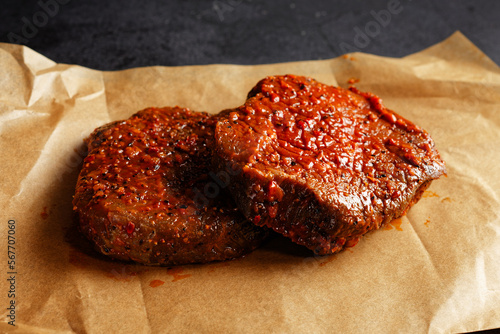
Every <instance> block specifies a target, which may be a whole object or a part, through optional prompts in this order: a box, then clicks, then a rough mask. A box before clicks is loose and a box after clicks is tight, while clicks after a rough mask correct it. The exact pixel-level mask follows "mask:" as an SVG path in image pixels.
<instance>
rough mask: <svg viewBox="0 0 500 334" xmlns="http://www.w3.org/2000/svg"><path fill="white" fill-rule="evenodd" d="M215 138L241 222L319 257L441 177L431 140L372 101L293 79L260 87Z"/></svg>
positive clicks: (270, 80)
mask: <svg viewBox="0 0 500 334" xmlns="http://www.w3.org/2000/svg"><path fill="white" fill-rule="evenodd" d="M215 136H216V154H215V155H214V156H215V159H214V160H215V165H216V166H217V167H216V168H217V169H219V170H221V171H222V170H224V169H225V168H226V166H227V163H231V167H230V169H231V170H233V171H239V172H237V173H234V172H232V173H228V175H230V184H229V188H230V190H231V192H232V194H233V196H234V197H235V200H236V203H237V205H238V207H239V208H240V210H241V211H242V212H243V214H244V215H245V216H246V217H247V218H249V219H250V220H251V221H253V222H254V223H255V224H257V225H259V226H268V227H270V228H272V229H274V230H275V231H276V232H279V233H281V234H282V235H284V236H286V237H288V238H290V239H292V240H293V241H294V242H296V243H298V244H301V245H304V246H306V247H308V248H310V249H311V250H313V251H314V252H315V253H316V254H320V255H324V254H331V253H335V252H337V251H340V250H341V249H343V248H345V247H347V246H353V245H354V244H356V243H357V241H358V240H359V238H360V237H361V236H362V235H364V234H365V233H367V232H368V231H370V230H374V229H377V228H380V227H381V226H382V225H383V224H385V223H387V222H389V221H391V220H392V219H394V218H397V217H399V216H401V215H403V214H404V213H405V212H406V211H407V210H408V209H409V207H410V206H411V205H413V204H414V203H416V202H417V201H418V200H419V198H420V196H421V194H422V193H423V191H424V190H425V189H426V188H427V187H428V186H429V184H430V183H431V181H432V180H433V179H436V178H438V177H440V176H441V175H443V174H444V173H445V165H444V162H443V161H442V160H441V158H440V156H439V153H438V152H437V150H436V148H435V147H434V142H433V140H432V139H431V137H430V136H429V134H428V133H427V132H426V131H424V130H423V129H421V128H420V127H418V126H417V125H415V124H413V123H412V122H410V121H409V120H407V119H405V118H403V117H401V116H400V115H398V114H396V113H395V112H393V111H391V110H389V109H387V108H385V107H384V105H383V104H382V102H381V100H380V99H379V98H378V97H377V96H375V95H373V94H370V93H362V92H359V91H357V90H356V89H354V88H351V89H350V90H346V89H342V88H338V87H333V86H328V85H325V84H321V83H319V82H317V81H315V80H313V79H311V78H306V77H300V76H294V75H286V76H274V77H267V78H265V79H263V80H261V81H260V82H259V83H258V84H257V85H256V86H255V87H254V88H253V89H252V90H251V92H250V93H249V95H248V99H247V101H246V103H245V104H244V105H242V106H241V107H239V108H236V109H233V110H230V111H227V112H226V115H225V116H224V117H223V118H221V119H220V120H219V122H218V124H217V127H216V131H215Z"/></svg>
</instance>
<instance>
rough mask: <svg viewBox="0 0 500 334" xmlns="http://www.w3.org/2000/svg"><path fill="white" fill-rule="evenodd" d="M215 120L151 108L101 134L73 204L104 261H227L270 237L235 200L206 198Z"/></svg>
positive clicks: (94, 137) (94, 139) (93, 141)
mask: <svg viewBox="0 0 500 334" xmlns="http://www.w3.org/2000/svg"><path fill="white" fill-rule="evenodd" d="M215 124H216V118H215V117H211V116H209V115H207V114H206V113H199V112H193V111H190V110H188V109H181V108H178V107H176V108H162V109H158V108H149V109H145V110H143V111H140V112H139V113H137V114H135V115H133V116H132V117H131V118H129V119H127V120H124V121H118V122H114V123H111V124H108V125H105V126H103V127H100V128H98V129H96V130H95V131H94V132H93V133H92V134H91V136H90V138H88V139H87V144H88V149H89V153H88V155H87V157H86V158H85V160H84V164H83V168H82V171H81V173H80V176H79V178H78V183H77V186H76V193H75V196H74V200H73V204H74V210H75V211H76V212H77V213H78V216H79V222H80V229H81V230H82V232H83V233H84V234H85V235H86V236H87V237H88V238H89V239H90V240H91V241H92V242H93V243H94V244H95V246H96V248H97V249H98V250H99V251H100V252H102V253H103V254H105V255H108V256H111V257H113V258H116V259H121V260H133V261H136V262H139V263H144V264H155V265H173V264H185V263H201V262H209V261H215V260H226V259H231V258H235V257H239V256H241V255H243V254H245V253H247V252H250V251H251V250H253V249H254V248H256V247H257V246H258V245H259V243H260V242H261V241H262V240H263V238H264V237H265V234H266V233H265V231H263V229H261V228H258V227H257V226H255V225H254V224H252V223H250V222H248V221H247V220H246V219H245V218H244V216H242V215H241V214H240V213H239V212H238V211H237V209H236V207H235V206H234V204H233V202H232V200H231V198H230V197H228V196H226V195H225V194H224V193H222V192H220V193H219V194H217V190H215V191H214V190H211V191H210V192H209V193H206V191H205V189H206V185H207V184H208V183H209V181H210V177H209V174H210V172H209V169H208V166H209V165H210V164H211V159H212V147H213V144H214V130H215Z"/></svg>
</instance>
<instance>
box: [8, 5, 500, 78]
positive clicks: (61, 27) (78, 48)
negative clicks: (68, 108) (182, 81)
mask: <svg viewBox="0 0 500 334" xmlns="http://www.w3.org/2000/svg"><path fill="white" fill-rule="evenodd" d="M0 6H1V7H0V8H1V9H0V13H1V14H0V41H2V42H11V43H12V42H16V43H18V44H25V45H28V46H29V47H31V48H33V49H34V50H36V51H38V52H40V53H42V54H44V55H45V56H47V57H49V58H51V59H52V60H54V61H56V62H62V63H72V64H79V65H83V66H87V67H91V68H94V69H99V70H118V69H125V68H131V67H137V66H149V65H193V64H214V63H232V64H263V63H275V62H286V61H297V60H315V59H325V58H333V57H336V56H339V55H341V54H343V53H345V52H347V51H355V50H358V51H363V52H367V53H373V54H377V55H383V56H392V57H401V56H405V55H408V54H411V53H414V52H417V51H419V50H422V49H424V48H426V47H428V46H430V45H433V44H435V43H438V42H440V41H442V40H443V39H445V38H447V37H448V36H450V35H451V34H452V33H453V32H454V31H456V30H460V31H461V32H462V33H464V34H465V35H466V36H467V37H468V38H469V39H470V40H471V41H472V42H473V43H474V44H476V45H477V46H478V47H479V48H480V49H481V50H483V52H485V53H486V54H487V55H488V56H489V57H490V58H491V59H493V60H494V61H495V62H496V63H497V64H500V1H497V0H480V1H464V0H458V1H452V0H447V1H443V0H442V1H433V0H420V1H418V0H399V1H398V0H380V1H378V0H377V1H353V0H343V1H312V0H311V1H297V0H296V1H283V0H273V1H258V0H208V1H206V0H205V1H201V0H197V1H166V0H164V1H151V0H146V1H139V0H129V1H123V0H122V1H119V0H110V1H98V0H86V1H79V0H30V1H19V0H7V1H6V0H2V4H1V5H0ZM391 8H392V9H393V10H392V13H391V11H390V9H391ZM381 11H382V12H381ZM381 13H382V14H381ZM383 13H385V14H387V13H389V14H390V16H388V15H385V16H384V15H383ZM377 16H378V17H379V21H377V19H376V17H377Z"/></svg>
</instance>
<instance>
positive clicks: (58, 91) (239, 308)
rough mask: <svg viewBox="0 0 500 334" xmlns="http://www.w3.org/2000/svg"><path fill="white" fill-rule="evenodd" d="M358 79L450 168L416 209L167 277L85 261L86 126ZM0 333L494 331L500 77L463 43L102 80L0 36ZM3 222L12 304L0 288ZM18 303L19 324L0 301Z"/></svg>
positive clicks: (142, 72) (499, 296)
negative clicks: (348, 231)
mask: <svg viewBox="0 0 500 334" xmlns="http://www.w3.org/2000/svg"><path fill="white" fill-rule="evenodd" d="M286 73H293V74H299V75H307V76H311V77H314V78H316V79H317V80H319V81H321V82H324V83H328V84H333V85H340V86H344V87H346V86H348V83H347V82H348V80H350V79H359V82H358V83H356V86H357V87H358V88H359V89H361V90H366V91H371V92H374V93H375V94H377V95H379V96H381V97H382V98H383V100H384V102H385V104H386V105H387V106H388V107H389V108H391V109H393V110H396V111H397V112H398V113H400V114H402V115H403V116H404V117H407V118H409V119H411V120H412V121H414V122H415V123H416V124H418V125H420V126H422V127H423V128H424V129H426V130H427V131H428V132H429V133H430V134H431V135H432V136H433V138H434V140H435V142H436V145H437V147H438V149H439V150H440V152H441V154H442V157H443V158H444V160H445V161H446V163H447V169H448V176H447V177H443V178H441V179H440V180H438V181H435V182H434V183H433V184H432V186H431V187H430V189H429V190H428V191H427V192H426V193H425V195H424V198H422V200H421V201H420V202H419V203H418V204H417V205H416V206H414V207H413V208H412V209H411V210H410V212H409V213H408V214H407V215H406V216H405V217H403V218H402V219H400V220H399V221H395V222H393V223H392V224H391V225H389V226H388V227H387V228H385V229H382V230H379V231H376V232H373V233H370V234H368V235H367V236H366V237H365V238H363V239H362V240H361V241H360V243H359V244H358V245H357V246H356V247H354V248H352V249H349V250H347V251H345V252H343V253H340V254H337V255H333V256H329V257H314V256H312V254H311V253H309V252H308V251H307V250H305V249H303V248H302V247H300V246H296V245H293V244H292V243H290V242H289V241H287V240H285V239H284V238H277V239H272V240H270V241H269V242H267V243H266V244H264V245H263V246H262V247H261V248H260V249H258V250H257V251H255V252H254V253H252V254H250V255H248V256H246V257H244V258H242V259H238V260H234V261H230V262H223V263H213V264H207V265H189V266H181V267H173V268H157V267H145V266H140V265H134V264H126V263H121V262H116V261H110V260H108V259H106V258H104V257H102V256H100V255H97V254H96V253H94V252H93V251H92V249H91V248H90V247H89V245H88V243H86V242H85V240H82V238H81V237H80V235H79V234H78V232H77V231H75V229H74V223H73V220H72V219H73V218H72V205H71V200H72V195H73V191H74V186H75V182H76V178H77V175H78V172H79V166H80V163H81V161H82V157H83V155H84V150H83V149H82V147H83V146H82V139H83V138H84V137H86V136H87V135H88V134H89V133H90V132H91V131H92V130H93V129H94V128H95V127H97V126H100V125H102V124H104V123H106V122H109V121H112V120H117V119H124V118H128V117H129V116H130V115H132V114H133V113H134V112H136V111H138V110H140V109H142V108H145V107H149V106H174V105H179V106H183V107H189V108H191V109H194V110H198V111H203V110H204V111H208V112H211V113H215V112H218V111H219V110H222V109H225V108H229V107H235V106H238V105H240V104H242V103H243V102H244V100H245V97H246V94H247V92H248V91H249V90H250V89H251V88H252V87H253V85H254V84H255V83H256V82H257V81H258V80H260V79H261V78H263V77H265V76H267V75H275V74H286ZM0 87H1V89H0V152H1V154H2V155H1V161H0V180H1V181H0V185H1V186H0V205H1V206H0V230H1V238H0V240H1V241H0V247H1V248H2V250H1V251H0V253H1V261H0V272H1V280H0V296H1V297H0V310H1V311H0V314H1V319H0V321H1V322H0V332H2V333H8V332H16V333H73V332H76V333H306V332H307V333H338V332H342V333H401V332H407V333H456V332H467V331H475V330H480V329H487V328H495V327H500V70H499V67H498V66H497V65H495V64H494V63H493V62H492V61H491V60H490V59H488V58H487V57H486V56H485V55H484V54H483V53H482V52H481V51H480V50H478V49H477V48H476V47H475V46H474V45H473V44H472V43H471V42H469V41H468V40H467V39H466V38H465V37H464V36H463V35H461V34H460V33H455V34H454V35H453V36H451V37H450V38H448V39H447V40H445V41H443V42H442V43H439V44H438V45H435V46H433V47H431V48H429V49H426V50H423V51H421V52H419V53H416V54H413V55H410V56H407V57H404V58H402V59H393V58H385V57H378V56H373V55H368V54H362V53H353V54H349V55H346V56H342V57H338V58H335V59H329V60H323V61H306V62H295V63H284V64H272V65H260V66H234V65H210V66H187V67H172V68H170V67H149V68H137V69H131V70H126V71H119V72H100V71H95V70H91V69H87V68H83V67H79V66H73V65H65V64H56V63H55V62H53V61H51V60H49V59H47V58H45V57H43V56H42V55H40V54H38V53H36V52H34V51H32V50H31V49H29V48H27V47H23V46H18V45H10V44H0ZM9 219H10V220H14V221H15V226H16V229H15V238H16V239H15V240H16V241H15V256H16V259H15V261H16V263H15V272H16V274H15V298H9V297H8V292H9V290H10V289H11V285H10V283H11V282H9V281H8V280H7V279H8V278H9V275H8V274H7V272H9V268H8V266H7V261H8V258H7V256H8V255H7V245H8V240H7V235H8V221H9ZM13 299H14V301H15V305H16V313H15V315H16V319H15V324H16V327H13V326H11V325H9V324H8V323H7V321H9V320H10V319H9V318H7V316H8V315H9V314H10V313H9V312H10V311H9V310H7V307H9V305H10V304H9V303H10V302H11V300H13Z"/></svg>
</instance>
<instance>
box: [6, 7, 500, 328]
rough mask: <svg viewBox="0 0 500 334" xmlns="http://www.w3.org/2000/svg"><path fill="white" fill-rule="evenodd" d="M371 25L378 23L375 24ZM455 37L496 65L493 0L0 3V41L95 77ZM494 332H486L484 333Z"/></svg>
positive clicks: (382, 50) (414, 45)
mask: <svg viewBox="0 0 500 334" xmlns="http://www.w3.org/2000/svg"><path fill="white" fill-rule="evenodd" d="M377 18H378V20H377ZM457 30H460V31H461V32H462V33H463V34H465V36H467V37H468V38H469V39H470V40H471V41H472V42H473V43H474V44H475V45H477V46H478V47H479V48H480V49H481V50H482V51H483V52H485V53H486V54H487V55H488V56H489V57H490V58H491V59H492V60H493V61H495V62H496V63H497V64H500V1H497V0H479V1H465V0H441V1H435V0H420V1H419V0H399V1H398V0H375V1H354V0H341V1H312V0H309V1H298V0H295V1H284V0H268V1H260V0H203V1H202V0H196V1H167V0H163V1H152V0H142V1H140V0H127V1H125V0H107V1H106V0H85V1H81V0H1V4H0V41H1V42H9V43H17V44H24V45H27V46H29V47H31V48H32V49H34V50H36V51H38V52H40V53H42V54H43V55H45V56H47V57H49V58H50V59H52V60H54V61H56V62H59V63H70V64H79V65H82V66H86V67H90V68H94V69H99V70H119V69H126V68H131V67H138V66H149V65H170V66H176V65H201V64H214V63H231V64H264V63H276V62H287V61H299V60H316V59H327V58H333V57H337V56H339V55H341V54H343V53H345V52H347V51H362V52H366V53H372V54H377V55H383V56H391V57H401V56H405V55H408V54H411V53H414V52H417V51H420V50H422V49H424V48H426V47H429V46H431V45H433V44H435V43H438V42H440V41H442V40H443V39H445V38H447V37H448V36H450V35H451V34H452V33H453V32H455V31H457ZM492 333H493V332H492Z"/></svg>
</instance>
